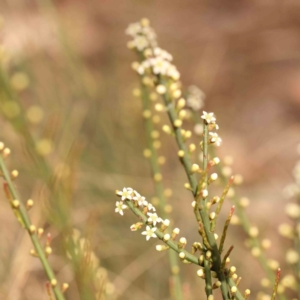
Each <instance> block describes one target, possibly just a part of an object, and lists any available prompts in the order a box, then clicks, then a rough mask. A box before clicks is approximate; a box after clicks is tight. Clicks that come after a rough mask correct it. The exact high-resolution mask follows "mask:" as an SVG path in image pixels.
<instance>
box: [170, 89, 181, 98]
mask: <svg viewBox="0 0 300 300" xmlns="http://www.w3.org/2000/svg"><path fill="white" fill-rule="evenodd" d="M172 96H173V98H175V99H176V98H179V97H180V96H181V90H175V91H173V92H172Z"/></svg>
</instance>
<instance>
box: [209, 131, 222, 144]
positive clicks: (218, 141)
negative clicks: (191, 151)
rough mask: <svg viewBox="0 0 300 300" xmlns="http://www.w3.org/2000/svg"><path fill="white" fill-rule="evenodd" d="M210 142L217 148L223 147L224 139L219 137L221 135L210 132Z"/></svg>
mask: <svg viewBox="0 0 300 300" xmlns="http://www.w3.org/2000/svg"><path fill="white" fill-rule="evenodd" d="M209 135H210V141H211V142H212V143H214V144H215V145H217V146H220V145H221V142H222V139H221V138H220V137H219V135H218V134H217V133H216V132H210V133H209Z"/></svg>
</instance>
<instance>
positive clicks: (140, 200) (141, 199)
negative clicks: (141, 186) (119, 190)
mask: <svg viewBox="0 0 300 300" xmlns="http://www.w3.org/2000/svg"><path fill="white" fill-rule="evenodd" d="M134 194H135V195H134V197H133V198H132V200H134V201H137V203H138V204H139V205H144V202H145V201H146V198H145V197H144V196H141V195H140V194H139V193H138V192H137V191H134ZM147 203H148V202H147Z"/></svg>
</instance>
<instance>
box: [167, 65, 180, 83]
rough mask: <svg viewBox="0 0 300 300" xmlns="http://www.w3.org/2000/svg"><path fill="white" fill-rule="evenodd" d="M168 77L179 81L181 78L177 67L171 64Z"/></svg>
mask: <svg viewBox="0 0 300 300" xmlns="http://www.w3.org/2000/svg"><path fill="white" fill-rule="evenodd" d="M167 75H168V76H170V77H171V78H172V79H173V80H178V79H179V78H180V73H179V72H178V70H177V69H176V67H175V66H173V65H171V64H170V67H169V68H168V70H167Z"/></svg>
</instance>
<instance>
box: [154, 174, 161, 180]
mask: <svg viewBox="0 0 300 300" xmlns="http://www.w3.org/2000/svg"><path fill="white" fill-rule="evenodd" d="M161 180H162V175H161V174H160V173H156V174H154V181H156V182H159V181H161Z"/></svg>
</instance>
